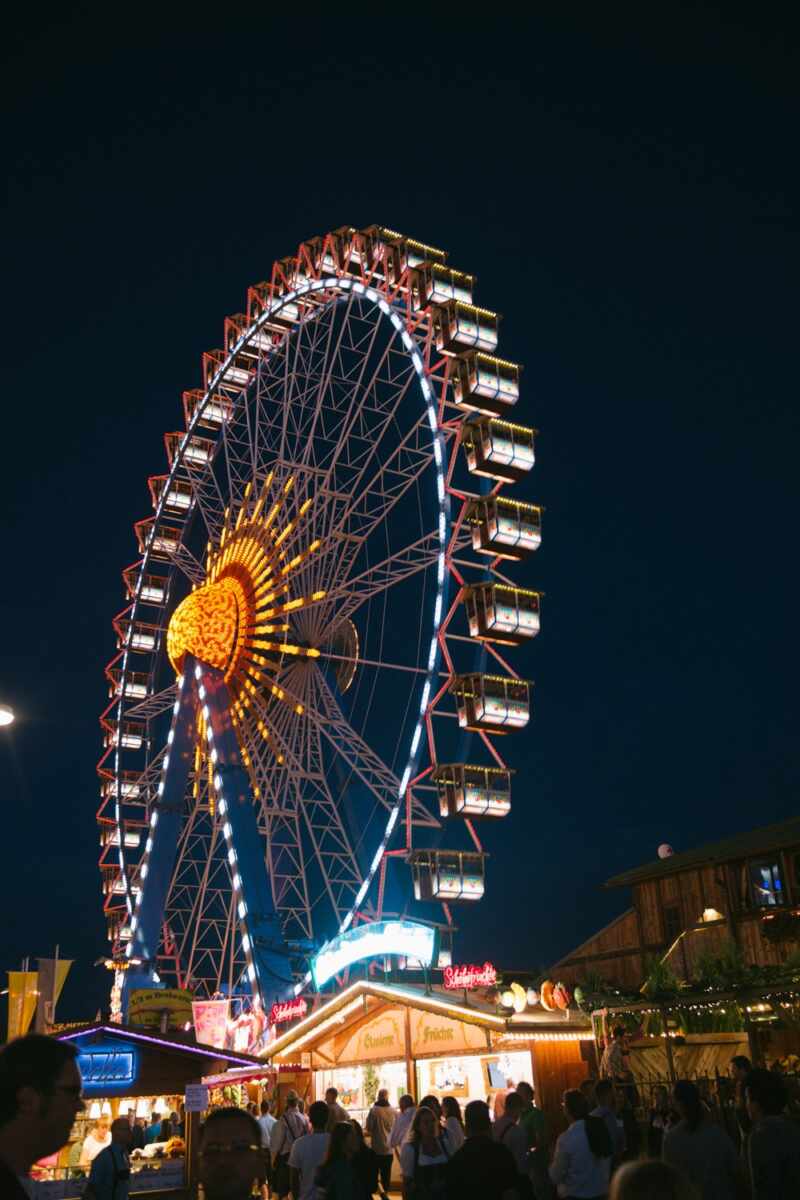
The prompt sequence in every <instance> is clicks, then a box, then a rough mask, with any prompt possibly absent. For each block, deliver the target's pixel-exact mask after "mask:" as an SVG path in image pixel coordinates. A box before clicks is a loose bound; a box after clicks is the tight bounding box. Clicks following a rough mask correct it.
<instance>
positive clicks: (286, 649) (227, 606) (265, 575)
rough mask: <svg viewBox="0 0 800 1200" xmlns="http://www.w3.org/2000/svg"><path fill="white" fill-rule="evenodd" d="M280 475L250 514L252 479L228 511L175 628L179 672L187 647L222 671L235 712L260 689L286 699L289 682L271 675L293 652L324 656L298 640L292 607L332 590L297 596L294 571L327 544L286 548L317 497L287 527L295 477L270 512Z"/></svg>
mask: <svg viewBox="0 0 800 1200" xmlns="http://www.w3.org/2000/svg"><path fill="white" fill-rule="evenodd" d="M272 482H273V475H272V473H270V474H269V475H268V476H267V478H266V480H265V481H264V486H263V487H262V489H261V493H260V495H259V497H258V499H257V500H256V502H255V504H254V506H253V509H252V512H250V513H249V514H248V508H249V502H250V494H251V490H252V485H251V484H248V485H247V488H246V489H245V494H244V499H243V501H242V504H241V506H240V508H239V510H238V512H237V513H236V516H235V519H234V518H233V514H231V513H230V511H228V512H226V514H225V526H224V528H223V531H222V534H221V536H220V540H219V544H218V545H217V546H212V545H211V544H209V547H208V556H207V566H206V581H205V583H203V584H200V585H199V586H196V587H195V588H194V590H193V591H192V592H190V594H189V595H188V596H187V597H186V598H185V599H184V600H182V601H181V603H180V604H179V605H178V607H177V608H176V609H175V612H174V613H173V614H172V617H171V619H170V623H169V628H168V630H167V654H168V655H169V659H170V662H171V663H172V666H173V668H174V669H175V673H176V675H181V674H182V673H183V666H184V660H185V657H186V655H187V654H192V655H193V656H194V657H195V658H196V659H199V660H200V661H201V662H204V663H206V664H207V665H208V666H211V667H215V668H216V669H217V670H219V671H222V672H223V673H224V677H225V682H226V683H227V684H228V687H229V689H230V693H231V700H232V702H233V707H234V711H239V712H241V709H242V706H247V703H248V696H247V693H248V692H251V693H252V692H253V691H254V690H255V689H259V690H261V689H265V690H267V691H270V692H271V693H272V694H273V695H274V696H276V697H278V699H285V696H284V694H283V691H282V689H281V688H279V687H278V686H277V685H276V684H275V683H274V682H272V681H271V680H270V679H269V678H268V676H269V675H274V673H275V671H276V670H277V668H278V666H279V665H280V662H281V659H282V658H283V656H284V655H285V654H292V655H300V656H305V657H307V658H317V657H318V656H319V651H318V650H315V649H313V648H312V647H305V646H298V645H297V644H296V643H294V642H292V641H291V638H290V637H289V636H288V635H289V634H290V628H291V627H290V625H289V624H288V622H287V620H286V618H287V616H288V614H289V613H291V612H294V611H296V610H297V609H299V608H303V606H304V605H306V604H308V603H309V602H311V601H315V600H321V599H322V598H323V597H324V595H325V592H324V591H319V592H313V593H312V594H311V595H310V596H298V597H295V598H293V599H291V598H290V595H289V591H290V581H291V576H292V573H293V572H294V571H296V569H297V568H298V567H299V566H300V564H301V563H302V562H303V561H304V559H306V558H308V556H309V555H310V554H313V553H314V551H315V550H317V549H318V547H319V545H320V543H319V541H313V542H311V543H310V544H309V545H308V547H307V548H306V549H305V550H302V551H300V552H299V553H297V554H295V555H294V556H293V557H292V558H287V551H286V549H285V548H283V547H284V544H285V542H286V539H287V538H288V537H289V535H290V534H291V533H293V532H294V530H295V529H296V528H297V526H298V524H299V522H300V521H301V520H302V519H303V517H304V516H305V514H306V513H307V512H308V510H309V508H310V507H311V503H312V502H311V500H305V501H303V503H302V504H301V505H300V506H299V508H298V509H297V513H296V515H295V516H294V517H293V518H292V519H291V520H289V521H286V522H285V523H284V524H283V525H282V526H281V525H280V514H281V510H282V508H283V505H284V502H285V500H286V497H287V496H288V495H289V493H290V492H291V490H292V486H293V477H292V476H290V477H289V478H288V479H287V481H286V483H285V484H284V485H283V487H281V488H280V489H279V490H278V493H277V497H276V498H275V499H274V501H273V503H272V504H271V505H270V506H269V508H268V511H267V513H266V515H265V516H262V513H263V511H264V509H265V508H266V507H267V502H268V501H269V500H270V498H271V496H272V492H271V489H272ZM296 707H297V708H298V709H299V711H302V709H301V708H300V706H296Z"/></svg>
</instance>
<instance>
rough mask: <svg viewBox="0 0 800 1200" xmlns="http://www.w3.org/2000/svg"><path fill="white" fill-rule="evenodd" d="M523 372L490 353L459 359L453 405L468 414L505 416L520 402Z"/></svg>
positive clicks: (515, 365) (514, 365) (515, 364)
mask: <svg viewBox="0 0 800 1200" xmlns="http://www.w3.org/2000/svg"><path fill="white" fill-rule="evenodd" d="M520 370H521V368H520V367H519V366H518V365H517V363H512V362H506V360H505V359H503V358H494V357H493V356H492V355H491V354H468V355H466V356H465V357H464V358H460V359H459V360H458V364H457V369H456V373H455V378H454V379H453V402H454V403H455V404H457V405H458V407H459V408H463V409H464V411H465V412H480V413H485V414H486V415H487V416H502V415H503V413H507V412H508V410H509V409H510V408H512V407H513V406H514V405H515V404H516V403H517V401H518V400H519V376H520Z"/></svg>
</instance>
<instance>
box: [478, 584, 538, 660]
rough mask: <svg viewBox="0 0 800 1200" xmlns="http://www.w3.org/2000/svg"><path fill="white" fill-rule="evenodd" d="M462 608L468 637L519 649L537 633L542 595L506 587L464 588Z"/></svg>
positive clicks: (483, 585)
mask: <svg viewBox="0 0 800 1200" xmlns="http://www.w3.org/2000/svg"><path fill="white" fill-rule="evenodd" d="M463 599H464V608H465V610H466V614H467V624H468V625H469V635H470V637H473V638H477V639H478V640H479V641H482V642H499V643H500V644H501V645H505V646H519V645H521V644H522V643H523V642H526V641H528V640H529V639H530V638H534V637H536V634H537V633H538V632H539V619H540V610H541V593H540V592H532V591H529V590H528V589H527V588H518V587H510V586H509V585H508V584H505V583H496V582H494V581H491V582H488V583H478V584H474V585H473V586H471V587H465V588H464V592H463Z"/></svg>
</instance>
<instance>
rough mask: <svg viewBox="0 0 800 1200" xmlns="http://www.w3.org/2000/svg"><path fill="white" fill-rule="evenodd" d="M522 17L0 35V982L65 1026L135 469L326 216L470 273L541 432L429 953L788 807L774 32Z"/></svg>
mask: <svg viewBox="0 0 800 1200" xmlns="http://www.w3.org/2000/svg"><path fill="white" fill-rule="evenodd" d="M501 7H502V6H501ZM557 7H558V12H559V14H560V16H553V17H552V18H538V17H536V18H531V19H529V20H528V21H527V23H524V24H520V23H519V21H518V20H517V19H515V20H514V21H511V20H510V18H508V17H506V18H504V19H503V20H500V21H496V22H494V23H490V24H488V25H487V24H486V17H485V15H484V17H483V18H479V17H477V16H475V17H470V16H469V15H468V9H466V8H464V7H463V6H454V7H452V12H453V20H452V22H446V21H445V19H444V17H443V16H439V17H437V18H435V19H434V18H432V17H431V16H430V15H429V13H426V12H424V10H419V11H417V12H416V13H415V10H414V9H413V7H412V8H409V7H408V6H406V7H400V8H395V9H393V10H392V11H391V13H390V14H389V15H387V16H386V17H385V18H384V17H383V16H381V15H380V11H379V10H378V9H377V8H376V9H373V10H367V9H365V10H358V11H357V12H355V13H353V14H348V13H347V12H346V11H345V10H341V11H337V13H336V14H335V15H330V16H327V17H322V16H315V15H314V14H313V12H311V11H305V10H304V11H303V13H302V16H301V17H298V18H297V19H292V18H291V17H290V16H286V15H283V16H280V17H277V18H274V19H273V18H272V17H269V16H265V15H264V10H263V9H261V10H256V9H253V10H252V11H251V12H250V13H248V10H247V9H246V8H240V9H237V10H236V12H237V23H236V24H233V23H226V22H225V20H224V18H221V17H220V16H219V14H217V15H216V16H215V18H214V23H213V24H212V23H211V22H209V23H203V22H202V20H201V19H200V17H199V16H198V14H197V13H196V12H195V13H194V14H190V13H189V12H188V10H187V12H186V14H185V18H183V17H182V18H181V19H180V21H178V19H176V20H175V22H174V25H173V27H172V28H170V26H169V25H168V24H164V23H162V21H161V19H160V18H159V24H158V27H156V26H154V25H151V24H149V23H148V22H146V21H144V20H143V19H142V18H140V17H139V16H138V15H137V14H136V13H135V12H134V11H133V10H129V9H117V10H112V9H109V8H108V7H104V8H102V9H98V10H96V11H95V12H92V11H91V10H89V9H87V8H83V7H79V8H78V9H77V10H76V13H77V15H76V13H73V14H71V15H70V17H69V19H68V20H67V18H64V20H63V23H56V22H54V21H52V20H50V19H48V18H47V17H46V16H43V15H42V14H41V13H40V12H39V11H36V13H35V16H31V17H30V18H28V20H29V22H30V23H29V24H27V25H24V26H17V27H14V28H10V29H8V28H7V29H6V35H7V36H6V47H5V55H6V61H5V63H4V66H3V72H2V74H3V88H4V90H5V93H6V96H5V104H4V110H5V113H6V115H7V121H6V127H5V131H4V134H3V144H4V158H5V162H6V164H7V166H8V167H9V172H10V178H11V183H10V192H9V201H8V207H7V209H6V213H5V219H4V222H3V226H4V232H5V243H6V245H5V254H4V258H5V269H4V274H5V283H4V287H3V293H4V300H5V304H6V315H5V321H4V329H5V332H6V352H5V362H4V370H3V390H4V402H3V414H4V420H3V431H4V437H3V445H4V454H3V470H2V485H3V492H4V497H3V503H2V508H0V521H1V522H2V548H3V563H4V572H3V573H4V578H5V586H4V587H3V592H2V621H0V638H2V644H1V649H0V697H1V698H2V699H5V700H7V701H8V702H10V703H12V704H13V705H14V706H15V708H16V710H17V712H18V715H19V720H18V723H17V724H16V726H15V727H14V728H13V730H11V731H3V734H2V738H0V771H1V772H2V776H1V778H2V793H1V798H2V808H3V819H4V822H5V827H4V830H5V834H4V839H3V851H2V881H3V888H2V896H3V901H4V910H5V919H4V920H3V921H2V923H0V968H2V969H7V968H10V967H15V966H17V965H18V963H19V960H20V959H21V958H22V956H23V955H24V954H26V953H29V954H31V955H37V954H45V953H48V952H49V951H51V950H52V948H53V946H54V944H55V943H59V944H60V947H61V953H62V954H63V955H67V956H70V957H74V958H76V959H78V960H79V967H78V969H76V971H75V973H74V975H73V977H72V979H71V981H70V983H69V985H68V988H67V991H66V992H65V995H64V1002H63V1004H62V1012H61V1015H62V1016H63V1017H64V1018H76V1017H79V1016H82V1015H86V1016H92V1015H93V1014H94V1011H95V1009H96V1008H97V1007H98V1005H100V1004H101V1003H102V1004H106V1003H107V987H108V978H109V977H108V975H107V974H106V973H105V972H103V971H101V970H99V969H97V970H96V969H94V968H93V967H92V962H93V960H94V959H95V958H97V957H98V956H99V955H101V954H103V953H104V952H105V950H106V942H105V927H104V921H103V919H102V916H101V897H100V890H99V875H98V872H97V868H96V861H97V855H98V844H97V827H96V824H95V820H94V813H95V810H96V808H97V805H98V790H97V780H96V776H95V770H94V769H95V763H96V761H97V759H98V758H99V757H100V753H101V745H100V730H99V727H98V723H97V719H98V716H99V714H100V712H101V711H102V709H103V708H104V707H105V704H106V703H107V699H106V683H105V680H104V678H103V666H104V664H105V663H106V662H107V661H108V660H109V659H110V658H111V657H112V655H113V653H114V652H115V647H114V638H113V634H112V630H111V618H112V616H113V615H114V614H115V613H116V612H118V611H119V610H120V609H121V608H122V607H123V592H122V584H121V579H120V571H121V569H122V568H123V567H125V566H126V565H127V564H129V563H131V562H132V561H133V560H134V559H135V557H136V549H135V541H134V538H133V533H132V523H133V521H134V520H137V519H139V518H141V517H144V516H147V515H148V513H149V511H150V504H149V496H148V492H147V488H146V479H147V476H148V475H149V474H152V473H155V472H159V471H161V470H163V469H164V463H165V456H164V451H163V443H162V436H163V433H164V432H165V431H166V430H171V429H178V428H180V427H181V425H182V414H181V407H180V394H181V391H182V390H183V389H184V388H187V387H196V386H198V384H199V382H200V355H201V353H202V351H203V350H206V349H210V348H212V347H214V346H217V345H218V344H219V342H220V336H221V330H222V322H223V318H224V317H225V316H226V315H227V314H228V313H232V312H237V311H240V310H241V308H242V306H243V302H244V297H245V293H246V289H247V286H248V284H250V283H253V282H255V281H256V280H259V279H262V278H264V277H268V276H269V271H270V266H271V263H272V260H273V259H274V258H279V257H282V256H283V255H286V254H288V253H291V252H293V251H294V250H295V249H296V247H297V245H298V243H299V242H300V241H302V240H303V239H305V238H308V237H310V236H312V235H314V234H317V233H322V232H325V231H327V230H330V229H333V228H335V227H336V226H338V225H341V224H353V225H356V226H362V225H366V224H369V223H372V222H378V223H381V224H385V225H388V226H390V227H392V228H395V229H399V230H402V231H403V232H406V233H408V234H410V235H412V236H414V237H417V238H419V239H421V240H424V241H427V242H429V243H431V244H433V245H435V246H442V247H444V248H446V249H447V250H449V252H450V262H451V264H452V265H453V266H456V267H460V268H463V269H465V270H468V271H471V272H474V273H475V274H476V275H477V276H478V290H477V298H478V302H479V303H481V304H483V305H485V306H487V307H489V308H496V309H498V310H499V311H500V312H502V313H503V314H504V321H503V325H502V330H501V333H502V338H501V352H502V354H503V356H504V357H508V358H511V359H514V360H518V361H520V362H522V363H524V364H525V372H524V376H523V381H524V400H523V402H521V404H520V406H519V419H520V420H522V421H524V422H525V423H528V424H532V425H535V426H536V427H537V428H538V429H540V430H541V436H540V439H539V442H538V447H537V451H538V461H537V466H536V469H535V477H534V478H533V479H532V480H531V482H530V483H526V484H524V485H523V487H524V488H525V490H526V498H530V499H535V500H537V501H540V502H541V503H543V504H544V505H545V506H546V513H545V524H544V543H543V546H542V549H541V551H540V552H539V554H538V555H537V556H536V557H535V558H534V559H533V560H532V562H531V564H530V566H528V567H526V568H524V569H523V570H522V571H518V577H519V578H520V579H521V581H522V580H524V581H525V582H527V583H529V584H531V585H532V586H536V587H540V588H542V589H543V590H544V591H545V593H546V596H545V601H544V608H543V629H542V634H541V636H540V638H539V639H538V640H537V641H536V643H535V645H534V646H533V648H532V649H531V650H530V651H527V652H526V653H525V655H524V656H523V659H522V661H523V662H524V669H525V672H526V673H530V675H531V676H532V677H533V678H534V679H535V680H536V715H535V720H534V722H533V723H532V725H531V726H530V727H529V730H528V731H526V733H525V734H522V735H518V736H517V737H516V739H515V740H514V742H513V744H511V742H510V741H509V742H508V743H506V745H507V746H508V754H509V758H510V759H511V760H512V763H513V765H514V766H515V767H516V768H517V769H518V772H519V773H518V775H517V777H516V781H515V782H516V791H515V796H514V807H513V813H512V815H511V816H510V817H509V818H508V819H507V821H506V822H504V823H502V826H501V827H500V828H495V829H493V830H492V831H491V832H490V835H489V837H488V839H487V841H488V843H489V849H490V850H491V852H492V858H491V860H490V867H489V882H488V888H487V897H486V900H485V901H484V903H483V905H482V906H481V907H480V908H479V909H476V910H471V911H470V912H469V913H468V914H466V916H465V918H464V919H463V920H461V925H462V930H463V933H462V935H461V938H460V941H459V943H458V957H459V958H460V959H462V960H467V959H476V958H477V959H481V960H482V959H483V958H484V957H492V958H494V959H495V960H496V961H497V962H498V963H499V964H501V965H506V966H517V967H530V966H533V965H534V964H538V963H547V962H548V961H553V960H554V959H555V958H557V957H560V956H561V955H563V954H565V953H566V952H567V951H569V950H570V949H571V948H572V947H573V946H574V945H576V944H577V943H578V942H580V941H581V940H582V939H584V938H585V937H587V936H588V935H589V934H591V933H592V932H593V931H594V930H596V929H598V928H599V927H600V926H601V925H603V924H604V923H605V922H606V921H608V920H609V919H611V917H612V916H614V915H615V914H616V913H617V912H619V911H621V910H622V908H623V907H624V906H625V903H626V897H625V896H624V895H623V894H621V893H608V892H603V891H601V890H600V885H601V884H602V882H603V880H605V879H606V878H608V877H609V876H610V875H612V874H614V873H615V872H617V871H620V870H623V869H624V868H626V867H632V866H635V865H637V864H639V863H641V862H644V861H647V860H649V859H652V858H653V857H654V856H655V850H656V847H657V845H658V844H659V843H660V842H663V841H668V842H670V843H672V845H673V846H674V847H675V848H676V850H680V849H687V848H689V847H691V846H693V845H697V844H699V843H701V842H703V841H705V840H710V839H713V838H715V837H717V836H718V835H719V836H721V835H723V834H726V833H731V832H735V831H738V830H743V829H747V828H749V827H752V826H755V825H760V824H766V823H768V822H771V821H778V820H782V819H784V818H786V817H789V816H791V815H795V814H796V812H797V796H798V782H799V779H798V776H799V774H800V772H799V771H798V752H797V728H798V700H797V686H796V670H797V615H796V614H797V600H796V584H797V565H796V556H797V529H798V525H799V524H800V504H799V503H798V501H799V500H800V487H799V486H798V480H799V478H800V473H799V472H798V469H797V458H798V444H799V443H800V439H799V436H798V435H800V421H798V398H797V369H796V352H797V333H796V328H797V316H796V309H797V294H796V281H797V277H798V266H799V265H800V264H798V226H797V209H796V199H797V183H798V178H797V175H798V168H797V154H796V138H797V129H798V116H799V115H800V114H799V113H798V107H800V106H799V105H798V88H797V80H798V66H799V65H800V64H798V62H797V55H796V49H795V48H796V45H797V41H796V36H795V35H796V30H795V29H789V28H786V27H785V26H782V24H781V12H782V10H781V8H780V7H779V6H775V7H773V8H772V9H769V8H768V7H767V8H766V9H762V10H760V12H761V13H762V14H763V13H764V12H766V13H767V14H771V15H768V16H763V17H762V19H763V20H765V21H767V20H768V21H769V24H765V25H764V26H762V27H756V26H754V25H750V24H747V21H752V20H756V19H757V18H756V17H755V16H754V15H752V14H751V15H750V16H749V17H747V18H746V19H745V18H742V19H741V20H739V19H738V18H737V19H736V20H731V17H730V15H729V9H730V8H731V6H725V7H724V9H721V11H724V12H725V14H726V15H725V23H724V25H723V24H722V23H721V21H720V19H719V18H718V16H716V15H715V14H714V13H713V12H711V11H710V10H709V9H707V8H705V9H704V7H703V6H699V7H697V6H692V8H691V10H689V9H683V8H681V7H680V6H676V5H665V6H646V8H647V12H646V15H642V13H643V10H641V9H639V10H638V14H639V15H638V16H637V17H636V19H635V20H633V19H629V17H630V14H632V13H633V12H634V11H637V10H634V9H631V10H630V12H629V13H627V15H626V16H623V14H622V11H620V13H619V15H618V17H617V18H614V17H613V16H611V17H609V13H608V10H605V9H604V10H603V12H602V16H601V13H600V10H599V9H598V8H597V6H587V8H586V10H583V9H581V8H579V7H576V6H570V5H567V6H557ZM483 9H484V14H485V13H486V12H487V11H489V9H487V6H483ZM613 9H614V6H612V13H613ZM298 11H299V10H298ZM508 11H510V10H508ZM783 11H788V6H787V7H786V8H785V9H784V10H783ZM659 13H660V14H661V15H660V16H659V15H658V14H659ZM17 20H24V18H17ZM123 20H124V21H126V22H128V23H127V24H124V25H123V24H122V22H123ZM601 21H602V23H601ZM107 22H108V23H107ZM112 22H114V23H113V24H112ZM644 22H647V23H646V24H645V23H644ZM459 917H461V913H459Z"/></svg>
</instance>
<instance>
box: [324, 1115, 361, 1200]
mask: <svg viewBox="0 0 800 1200" xmlns="http://www.w3.org/2000/svg"><path fill="white" fill-rule="evenodd" d="M328 1110H329V1113H330V1105H328ZM355 1148H356V1147H355V1134H354V1133H353V1126H352V1124H351V1123H350V1121H340V1122H339V1123H338V1125H334V1127H333V1129H332V1130H331V1131H330V1141H329V1142H328V1150H327V1153H326V1155H325V1158H324V1160H323V1162H322V1165H321V1166H319V1167H317V1172H316V1176H315V1185H316V1194H317V1196H318V1197H319V1198H320V1200H361V1193H360V1192H359V1184H358V1181H357V1179H356V1174H355V1171H354V1170H353V1161H352V1160H353V1155H354V1154H355Z"/></svg>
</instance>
